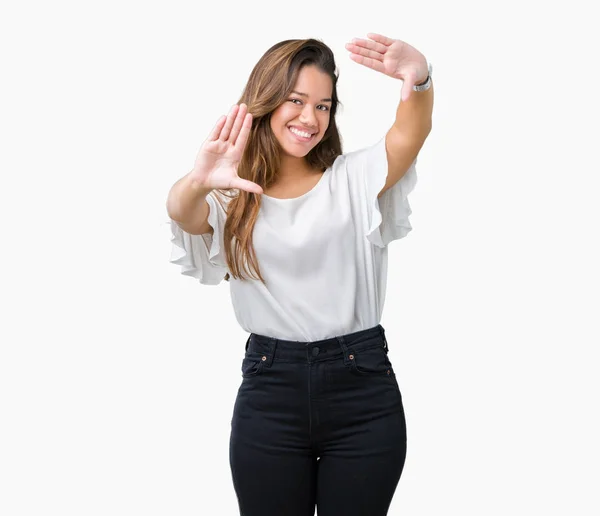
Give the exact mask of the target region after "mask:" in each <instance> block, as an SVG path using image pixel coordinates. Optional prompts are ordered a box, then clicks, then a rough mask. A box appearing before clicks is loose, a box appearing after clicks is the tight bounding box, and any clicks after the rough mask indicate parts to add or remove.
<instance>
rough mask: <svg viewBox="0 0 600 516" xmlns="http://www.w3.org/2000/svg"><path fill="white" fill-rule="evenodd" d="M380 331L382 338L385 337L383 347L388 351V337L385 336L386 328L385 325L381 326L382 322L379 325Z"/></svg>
mask: <svg viewBox="0 0 600 516" xmlns="http://www.w3.org/2000/svg"><path fill="white" fill-rule="evenodd" d="M379 333H381V338H382V339H383V349H385V351H386V353H387V352H388V351H389V350H388V343H387V339H386V338H385V328H384V327H383V326H381V324H380V325H379Z"/></svg>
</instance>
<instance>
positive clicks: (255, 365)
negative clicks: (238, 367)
mask: <svg viewBox="0 0 600 516" xmlns="http://www.w3.org/2000/svg"><path fill="white" fill-rule="evenodd" d="M264 363H265V356H264V355H261V354H259V353H249V352H246V356H245V357H244V359H243V360H242V377H244V378H251V377H253V376H257V375H259V374H260V373H262V370H263V367H264Z"/></svg>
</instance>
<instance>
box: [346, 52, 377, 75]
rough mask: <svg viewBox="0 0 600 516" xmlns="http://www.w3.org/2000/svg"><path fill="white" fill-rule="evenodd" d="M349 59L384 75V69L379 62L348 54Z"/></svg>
mask: <svg viewBox="0 0 600 516" xmlns="http://www.w3.org/2000/svg"><path fill="white" fill-rule="evenodd" d="M350 59H352V60H353V61H356V62H357V63H358V64H361V65H364V66H366V67H368V68H372V69H373V70H376V71H378V72H381V73H385V67H384V66H383V63H382V62H381V61H377V60H375V59H371V58H370V57H363V56H359V55H358V54H350Z"/></svg>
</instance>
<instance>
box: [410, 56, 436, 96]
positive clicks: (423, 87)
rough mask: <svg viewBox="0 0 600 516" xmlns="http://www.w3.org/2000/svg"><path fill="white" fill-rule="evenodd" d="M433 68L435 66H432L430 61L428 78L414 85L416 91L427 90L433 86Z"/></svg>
mask: <svg viewBox="0 0 600 516" xmlns="http://www.w3.org/2000/svg"><path fill="white" fill-rule="evenodd" d="M432 70H433V67H432V66H431V63H429V66H428V68H427V79H426V80H425V82H424V83H421V84H415V85H414V86H413V90H414V91H427V90H428V89H429V88H431V71H432Z"/></svg>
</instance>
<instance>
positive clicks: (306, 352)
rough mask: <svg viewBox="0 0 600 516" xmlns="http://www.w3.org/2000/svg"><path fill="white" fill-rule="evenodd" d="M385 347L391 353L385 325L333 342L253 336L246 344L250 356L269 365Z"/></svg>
mask: <svg viewBox="0 0 600 516" xmlns="http://www.w3.org/2000/svg"><path fill="white" fill-rule="evenodd" d="M377 346H381V347H382V348H384V349H385V350H386V352H387V350H388V346H387V340H386V338H385V329H384V328H383V326H381V324H378V325H377V326H374V327H373V328H368V329H366V330H361V331H357V332H354V333H348V334H346V335H340V336H337V337H331V338H329V339H323V340H316V341H313V342H302V341H293V340H284V339H276V338H274V337H267V336H264V335H258V334H256V333H251V334H250V336H249V337H248V340H247V341H246V352H247V353H249V354H260V355H263V356H264V357H266V358H265V359H264V360H265V361H266V362H267V364H266V365H270V364H271V362H272V361H273V360H285V361H288V362H305V363H306V362H316V361H321V360H328V359H331V358H335V357H341V356H344V357H345V358H347V357H348V355H349V354H351V353H352V352H353V351H360V350H362V349H368V348H371V347H377Z"/></svg>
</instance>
